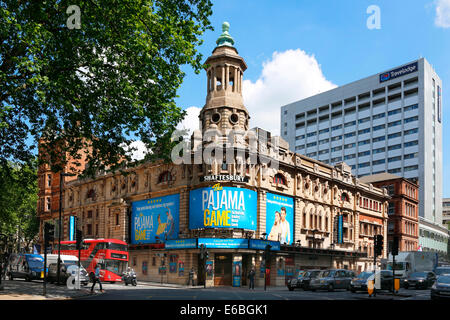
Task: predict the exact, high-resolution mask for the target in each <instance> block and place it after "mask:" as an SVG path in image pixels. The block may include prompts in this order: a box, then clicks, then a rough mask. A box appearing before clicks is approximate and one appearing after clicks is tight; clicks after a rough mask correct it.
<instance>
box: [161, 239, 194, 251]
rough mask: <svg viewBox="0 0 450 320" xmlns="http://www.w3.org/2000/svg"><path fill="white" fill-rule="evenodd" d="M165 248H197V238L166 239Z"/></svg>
mask: <svg viewBox="0 0 450 320" xmlns="http://www.w3.org/2000/svg"><path fill="white" fill-rule="evenodd" d="M165 248H166V249H192V248H197V239H176V240H167V241H166V244H165Z"/></svg>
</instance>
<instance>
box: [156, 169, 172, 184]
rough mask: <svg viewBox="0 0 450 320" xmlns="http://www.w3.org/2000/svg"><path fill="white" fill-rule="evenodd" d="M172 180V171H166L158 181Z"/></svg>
mask: <svg viewBox="0 0 450 320" xmlns="http://www.w3.org/2000/svg"><path fill="white" fill-rule="evenodd" d="M171 180H172V174H171V173H170V171H164V172H163V173H161V174H160V175H159V177H158V183H161V182H167V181H171Z"/></svg>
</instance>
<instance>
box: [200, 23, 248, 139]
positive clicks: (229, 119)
mask: <svg viewBox="0 0 450 320" xmlns="http://www.w3.org/2000/svg"><path fill="white" fill-rule="evenodd" d="M229 28H230V24H229V23H228V22H224V23H223V24H222V31H223V32H222V34H221V35H220V37H219V38H218V39H217V41H216V43H217V46H216V48H215V49H214V50H213V52H212V55H211V56H210V57H209V58H208V59H207V60H206V65H207V68H206V74H207V86H206V89H207V96H206V104H205V106H204V107H203V109H202V110H201V111H200V115H199V118H200V122H201V126H202V128H201V129H202V131H203V132H204V131H206V130H208V129H217V130H219V131H220V132H221V133H222V134H223V135H227V134H228V132H229V131H230V130H232V129H233V130H243V131H246V130H248V126H249V119H250V116H249V114H248V111H247V109H246V108H245V106H244V102H243V98H242V78H243V74H244V71H245V70H246V69H247V64H246V63H245V61H244V59H243V58H242V57H241V56H239V54H238V51H237V50H236V48H235V47H234V40H233V38H232V37H231V36H230V34H229V33H228V30H229Z"/></svg>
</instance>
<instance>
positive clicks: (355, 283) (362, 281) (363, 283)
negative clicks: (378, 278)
mask: <svg viewBox="0 0 450 320" xmlns="http://www.w3.org/2000/svg"><path fill="white" fill-rule="evenodd" d="M372 274H373V272H370V271H364V272H361V273H360V274H359V275H358V276H357V277H355V278H353V279H352V281H350V291H351V292H356V291H367V279H368V278H369V277H370V276H371V275H372Z"/></svg>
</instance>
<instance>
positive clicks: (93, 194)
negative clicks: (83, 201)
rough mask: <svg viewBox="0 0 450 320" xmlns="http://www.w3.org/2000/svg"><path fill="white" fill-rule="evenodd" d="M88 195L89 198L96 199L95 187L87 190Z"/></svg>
mask: <svg viewBox="0 0 450 320" xmlns="http://www.w3.org/2000/svg"><path fill="white" fill-rule="evenodd" d="M86 197H87V198H88V199H94V198H95V190H94V189H89V191H88V192H87V195H86Z"/></svg>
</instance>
